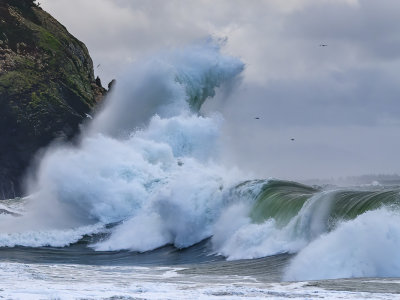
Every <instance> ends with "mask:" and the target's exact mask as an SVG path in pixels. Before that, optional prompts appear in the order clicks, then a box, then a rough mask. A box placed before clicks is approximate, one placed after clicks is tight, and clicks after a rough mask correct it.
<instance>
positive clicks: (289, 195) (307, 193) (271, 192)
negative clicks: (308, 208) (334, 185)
mask: <svg viewBox="0 0 400 300" xmlns="http://www.w3.org/2000/svg"><path fill="white" fill-rule="evenodd" d="M317 191H318V190H317V189H315V188H312V187H310V186H306V185H302V184H300V183H296V182H290V181H278V180H271V181H268V182H267V183H266V184H265V185H264V186H263V187H262V188H261V191H260V193H259V194H258V195H257V197H256V200H255V204H254V206H253V208H252V210H251V212H250V217H251V219H252V220H253V222H255V223H262V222H264V221H265V220H267V219H270V218H274V219H275V221H276V222H277V224H278V225H280V226H284V225H286V224H287V223H288V222H289V221H290V220H291V219H292V218H293V217H294V216H296V215H297V214H298V212H299V211H300V209H301V208H302V207H303V205H304V203H305V202H306V201H307V200H308V199H309V198H310V197H311V196H312V195H313V194H315V193H316V192H317Z"/></svg>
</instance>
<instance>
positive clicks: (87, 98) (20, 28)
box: [0, 0, 106, 199]
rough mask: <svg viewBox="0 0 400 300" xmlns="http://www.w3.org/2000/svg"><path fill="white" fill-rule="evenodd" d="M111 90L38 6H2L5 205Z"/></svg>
mask: <svg viewBox="0 0 400 300" xmlns="http://www.w3.org/2000/svg"><path fill="white" fill-rule="evenodd" d="M105 91H106V90H105V89H103V88H102V87H101V83H100V81H99V80H96V79H95V78H94V73H93V63H92V60H91V58H90V56H89V53H88V50H87V48H86V47H85V45H84V44H83V43H82V42H80V41H79V40H77V39H76V38H75V37H73V36H72V35H71V34H70V33H69V32H68V31H67V30H66V28H65V27H64V26H63V25H61V24H60V23H59V22H57V21H56V20H55V19H54V18H53V17H52V16H51V15H49V14H48V13H46V12H45V11H43V10H42V9H41V8H40V7H38V5H36V4H35V3H34V1H33V0H0V199H1V198H7V197H14V195H21V193H22V180H23V176H24V174H25V172H26V170H27V168H28V166H29V165H30V163H31V161H32V158H33V157H34V155H35V153H37V151H38V150H39V149H40V148H42V147H45V146H47V145H48V144H49V143H50V142H51V141H52V140H54V139H55V138H64V139H70V138H71V137H73V136H74V135H75V134H76V133H77V132H78V130H79V124H81V123H82V121H83V119H84V118H85V117H86V114H87V113H90V112H91V110H92V109H93V107H94V106H95V105H96V103H97V102H98V101H99V100H100V99H101V98H102V96H103V95H104V93H105Z"/></svg>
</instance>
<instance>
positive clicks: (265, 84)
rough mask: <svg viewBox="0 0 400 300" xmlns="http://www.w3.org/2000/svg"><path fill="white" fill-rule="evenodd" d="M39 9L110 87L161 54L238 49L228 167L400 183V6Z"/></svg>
mask: <svg viewBox="0 0 400 300" xmlns="http://www.w3.org/2000/svg"><path fill="white" fill-rule="evenodd" d="M40 2H41V6H42V7H43V8H44V9H45V10H47V11H48V12H50V13H51V14H52V15H53V16H54V17H56V18H57V19H58V20H59V21H60V22H61V23H62V24H64V25H65V26H66V27H67V28H68V30H69V31H70V32H71V33H72V34H74V35H75V36H76V37H77V38H79V39H80V40H82V41H83V42H84V43H85V44H86V45H87V47H88V48H89V51H90V53H91V56H92V58H93V60H94V65H95V73H96V74H98V75H100V77H101V79H102V81H103V85H104V86H106V85H107V83H108V82H109V81H110V80H111V79H113V78H118V74H119V73H120V72H122V71H123V69H124V68H125V67H126V65H127V64H128V63H131V62H134V61H136V60H139V59H142V58H143V57H145V56H149V55H151V54H152V53H155V52H157V51H160V50H161V49H165V48H174V47H180V46H183V45H187V44H190V43H193V42H195V41H198V40H201V39H204V38H206V37H208V36H214V37H216V38H219V37H220V38H227V40H228V42H227V44H226V46H225V47H224V49H223V51H224V52H226V53H228V54H231V55H234V56H237V57H240V58H241V59H242V60H243V62H244V63H245V64H246V70H245V72H244V78H243V83H242V84H241V86H240V87H239V88H238V89H237V91H236V92H235V93H234V95H233V96H232V99H230V102H229V105H224V106H220V109H221V110H222V112H223V114H224V117H225V119H226V133H227V135H226V137H227V140H228V141H229V145H230V148H231V149H230V151H229V152H230V155H229V156H227V157H226V159H227V160H229V161H231V163H232V164H233V163H235V164H237V165H239V167H241V168H243V169H245V170H246V171H251V172H254V174H255V175H257V176H262V177H269V176H273V177H279V178H288V179H299V178H314V177H318V178H330V177H338V176H347V175H361V174H371V173H374V174H377V173H400V163H399V158H398V155H399V152H400V104H399V101H400V76H399V75H400V34H399V32H400V1H398V0H380V1H376V0H264V1H261V0H260V1H258V0H241V1H239V0H196V1H194V0H193V1H185V0H181V1H175V0H42V1H40ZM320 44H327V45H328V46H327V47H320ZM98 64H100V66H99V67H98V68H97V67H96V66H97V65H98ZM256 116H257V117H260V119H259V120H256V119H254V117H256ZM291 138H294V139H295V140H294V141H291Z"/></svg>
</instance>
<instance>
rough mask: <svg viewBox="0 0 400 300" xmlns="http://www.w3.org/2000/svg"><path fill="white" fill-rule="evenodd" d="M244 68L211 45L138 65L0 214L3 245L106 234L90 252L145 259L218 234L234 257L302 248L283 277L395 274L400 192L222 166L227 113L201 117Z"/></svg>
mask: <svg viewBox="0 0 400 300" xmlns="http://www.w3.org/2000/svg"><path fill="white" fill-rule="evenodd" d="M243 69H244V65H243V63H242V62H241V61H240V60H239V59H237V58H234V57H231V56H227V55H223V54H221V52H220V48H219V47H218V46H217V45H215V44H212V43H208V44H206V45H202V46H192V47H188V48H185V49H181V50H178V51H169V52H165V53H162V54H160V55H159V56H157V57H156V58H152V59H149V60H147V61H145V62H141V63H138V64H135V65H133V66H132V67H131V68H130V69H129V70H128V71H127V72H126V73H125V74H124V75H123V76H122V77H121V78H120V79H119V80H118V81H117V85H116V87H115V89H114V90H113V91H112V93H111V95H109V96H108V99H107V101H106V102H105V104H104V106H103V107H102V109H101V110H100V111H99V112H98V114H97V115H96V116H95V118H94V120H93V121H92V122H91V123H90V124H88V125H87V126H86V128H84V130H83V133H82V136H81V137H80V140H79V142H78V143H77V144H76V145H56V146H53V147H51V148H50V149H48V150H47V151H46V152H45V153H44V155H43V157H42V158H41V160H40V162H39V164H38V169H37V171H36V172H35V174H34V176H32V178H31V181H30V184H29V187H28V193H29V195H30V196H29V198H28V199H23V200H22V201H11V202H10V203H5V202H4V204H3V205H2V206H1V207H0V209H1V211H0V214H1V213H2V212H3V214H2V215H1V216H0V246H3V247H4V246H7V247H13V246H17V245H21V246H31V247H40V246H54V247H64V246H68V245H70V244H72V243H75V242H77V241H79V240H81V239H82V238H83V237H84V236H85V235H91V234H102V235H100V236H101V237H102V239H101V240H97V241H96V242H94V243H92V244H90V245H89V246H90V247H92V248H94V249H95V250H102V251H103V250H107V251H113V250H121V249H127V250H133V251H139V252H144V251H149V250H152V249H155V248H158V247H161V246H163V245H166V244H173V245H174V246H175V247H177V248H185V247H189V246H191V245H193V244H196V243H198V242H200V241H202V240H203V239H206V238H210V237H211V242H212V245H213V249H214V251H215V253H217V254H221V255H224V256H225V257H227V259H251V258H259V257H263V256H268V255H274V254H279V253H299V254H298V255H297V256H296V257H295V259H294V260H293V262H292V264H291V265H290V266H289V268H288V270H287V272H286V275H285V278H286V279H288V280H298V279H310V278H311V279H317V278H335V277H348V276H400V267H399V266H398V261H399V259H398V256H397V255H396V254H395V249H397V248H398V245H399V238H400V232H399V230H398V229H397V227H396V224H397V223H398V219H399V217H398V215H397V214H396V213H390V212H389V211H388V209H387V207H396V208H397V207H398V206H399V205H398V204H399V203H398V201H399V197H398V195H399V189H398V188H384V187H380V186H374V187H369V188H357V189H353V190H351V189H345V190H344V189H335V190H333V189H327V190H324V189H321V188H318V187H309V186H305V185H302V184H299V183H294V182H286V181H278V180H272V179H270V180H251V181H243V177H242V175H241V174H240V172H238V171H236V170H235V169H232V168H230V167H227V166H224V165H223V164H222V163H221V161H222V159H221V153H220V151H219V149H220V143H221V124H222V123H223V117H222V116H221V115H220V114H218V113H214V114H211V115H208V116H204V115H201V114H200V113H199V110H200V109H201V106H202V104H203V103H204V101H205V100H206V99H207V98H210V97H213V96H214V95H215V93H216V89H217V88H219V87H221V86H223V85H232V84H235V83H237V78H238V77H240V74H241V72H242V71H243ZM18 203H20V204H21V205H19V204H18ZM21 208H23V209H21ZM378 223H379V224H378ZM372 224H373V225H372ZM375 224H376V225H375ZM352 236H356V237H357V239H354V241H353V243H350V242H349V241H350V240H351V237H352ZM373 240H375V241H379V242H380V243H381V244H382V245H383V246H384V247H385V252H380V250H379V249H378V248H377V247H375V246H371V242H372V241H373ZM359 247H361V248H359ZM361 249H362V250H361ZM380 254H383V255H384V256H386V257H387V258H382V257H381V256H380ZM315 257H320V259H319V262H318V267H315ZM392 262H393V263H392Z"/></svg>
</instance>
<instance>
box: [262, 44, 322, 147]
mask: <svg viewBox="0 0 400 300" xmlns="http://www.w3.org/2000/svg"><path fill="white" fill-rule="evenodd" d="M319 46H320V47H328V44H319ZM254 119H256V120H260V117H254ZM290 140H291V141H292V142H294V141H295V139H294V138H291V139H290Z"/></svg>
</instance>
